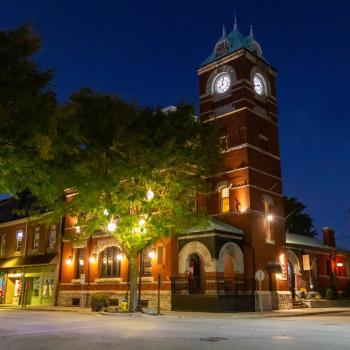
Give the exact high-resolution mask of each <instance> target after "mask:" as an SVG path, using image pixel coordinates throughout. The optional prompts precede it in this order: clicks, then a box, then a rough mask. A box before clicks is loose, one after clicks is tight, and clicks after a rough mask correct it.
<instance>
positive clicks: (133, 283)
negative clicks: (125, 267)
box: [129, 256, 139, 312]
mask: <svg viewBox="0 0 350 350" xmlns="http://www.w3.org/2000/svg"><path fill="white" fill-rule="evenodd" d="M129 269H130V280H129V283H130V300H129V311H130V312H134V311H135V309H136V307H137V300H138V294H137V278H138V274H139V269H138V263H137V256H130V257H129Z"/></svg>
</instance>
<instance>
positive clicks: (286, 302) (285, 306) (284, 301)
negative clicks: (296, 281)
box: [271, 291, 293, 310]
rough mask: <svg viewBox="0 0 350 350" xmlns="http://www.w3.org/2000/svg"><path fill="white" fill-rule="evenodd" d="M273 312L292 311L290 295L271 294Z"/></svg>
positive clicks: (287, 293) (286, 293)
mask: <svg viewBox="0 0 350 350" xmlns="http://www.w3.org/2000/svg"><path fill="white" fill-rule="evenodd" d="M271 300H272V308H273V310H290V309H293V304H292V293H291V292H289V291H288V292H287V291H276V292H271Z"/></svg>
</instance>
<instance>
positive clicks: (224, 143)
mask: <svg viewBox="0 0 350 350" xmlns="http://www.w3.org/2000/svg"><path fill="white" fill-rule="evenodd" d="M228 148H229V138H228V136H227V135H226V136H222V137H220V149H221V152H225V151H227V150H228Z"/></svg>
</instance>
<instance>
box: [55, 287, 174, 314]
mask: <svg viewBox="0 0 350 350" xmlns="http://www.w3.org/2000/svg"><path fill="white" fill-rule="evenodd" d="M94 294H105V295H108V296H109V297H110V299H117V300H118V303H119V305H120V304H121V302H122V301H123V300H124V298H125V296H126V292H124V291H123V292H104V291H89V292H87V291H84V292H83V293H81V292H78V291H64V290H61V291H59V293H58V300H57V304H58V305H60V306H73V299H78V300H79V304H80V301H81V299H82V298H83V307H90V298H91V296H92V295H94ZM141 300H147V301H148V308H151V309H156V308H157V305H158V292H157V291H144V292H141ZM160 309H161V310H165V311H168V310H171V293H170V291H161V292H160Z"/></svg>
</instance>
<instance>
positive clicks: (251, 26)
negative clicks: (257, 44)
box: [249, 25, 254, 38]
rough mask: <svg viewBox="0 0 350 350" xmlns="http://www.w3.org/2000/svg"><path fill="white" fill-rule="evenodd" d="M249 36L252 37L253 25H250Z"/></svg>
mask: <svg viewBox="0 0 350 350" xmlns="http://www.w3.org/2000/svg"><path fill="white" fill-rule="evenodd" d="M249 35H250V37H251V38H254V34H253V25H250V34H249Z"/></svg>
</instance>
